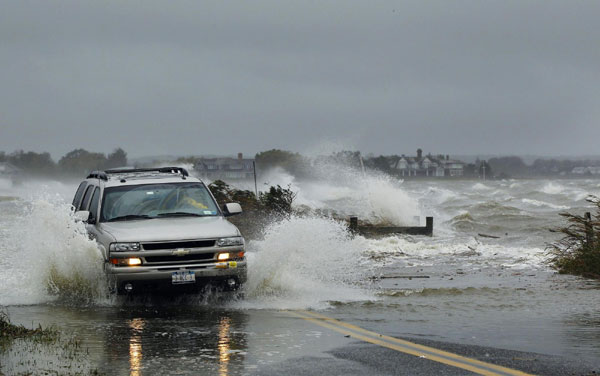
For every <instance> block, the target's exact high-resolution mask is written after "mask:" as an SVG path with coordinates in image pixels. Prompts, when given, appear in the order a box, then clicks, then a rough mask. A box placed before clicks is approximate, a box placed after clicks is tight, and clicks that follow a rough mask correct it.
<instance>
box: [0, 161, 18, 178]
mask: <svg viewBox="0 0 600 376" xmlns="http://www.w3.org/2000/svg"><path fill="white" fill-rule="evenodd" d="M21 172H22V171H21V169H20V168H18V167H16V166H15V165H13V164H12V163H8V162H0V178H5V179H14V178H16V177H17V176H19V175H21Z"/></svg>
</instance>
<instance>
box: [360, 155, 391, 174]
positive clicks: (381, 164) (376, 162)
mask: <svg viewBox="0 0 600 376" xmlns="http://www.w3.org/2000/svg"><path fill="white" fill-rule="evenodd" d="M365 164H367V165H368V166H369V167H370V168H372V169H375V170H379V171H383V172H385V173H388V174H389V173H390V172H391V171H392V168H391V167H390V158H388V157H384V156H383V155H380V156H379V157H375V158H371V159H368V160H366V161H365Z"/></svg>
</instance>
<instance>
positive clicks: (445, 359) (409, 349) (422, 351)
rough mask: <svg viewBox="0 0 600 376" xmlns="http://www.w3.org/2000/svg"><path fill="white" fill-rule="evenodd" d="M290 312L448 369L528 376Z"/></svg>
mask: <svg viewBox="0 0 600 376" xmlns="http://www.w3.org/2000/svg"><path fill="white" fill-rule="evenodd" d="M288 313H290V314H292V315H294V316H297V317H300V318H302V319H304V320H307V321H310V322H312V323H314V324H317V325H319V326H322V327H325V328H328V329H331V330H334V331H336V332H339V333H342V334H344V335H350V336H352V337H353V338H357V339H360V340H362V341H365V342H369V343H372V344H376V345H379V346H383V347H387V348H389V349H393V350H396V351H400V352H403V353H406V354H410V355H414V356H418V357H424V358H426V359H429V360H433V361H436V362H439V363H443V364H446V365H449V366H453V367H457V368H461V369H465V370H468V371H471V372H475V373H478V374H480V375H486V376H492V375H494V376H497V375H511V376H527V375H528V374H527V373H524V372H521V371H518V370H513V369H510V368H506V367H502V366H497V365H495V364H491V363H486V362H482V361H479V360H476V359H471V358H467V357H464V356H461V355H457V354H454V353H450V352H447V351H442V350H438V349H435V348H433V347H428V346H423V345H419V344H416V343H413V342H409V341H405V340H401V339H398V338H394V337H389V336H386V335H382V334H379V333H375V332H371V331H368V330H366V329H363V328H361V327H358V326H356V325H352V324H348V323H345V322H342V321H339V320H336V319H334V318H331V317H328V316H325V315H321V314H318V313H315V312H310V311H288Z"/></svg>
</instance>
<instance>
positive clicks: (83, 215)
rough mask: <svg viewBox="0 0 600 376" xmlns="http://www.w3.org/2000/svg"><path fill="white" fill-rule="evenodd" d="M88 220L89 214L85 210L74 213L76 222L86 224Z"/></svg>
mask: <svg viewBox="0 0 600 376" xmlns="http://www.w3.org/2000/svg"><path fill="white" fill-rule="evenodd" d="M89 219H90V212H89V211H87V210H79V211H76V212H75V221H76V222H87V221H88V220H89Z"/></svg>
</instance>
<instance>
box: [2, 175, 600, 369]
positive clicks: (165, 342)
mask: <svg viewBox="0 0 600 376" xmlns="http://www.w3.org/2000/svg"><path fill="white" fill-rule="evenodd" d="M279 178H280V179H281V184H285V183H286V179H289V177H286V176H280V177H279ZM277 183H279V182H277ZM288 183H291V184H292V188H293V189H294V188H295V189H296V190H298V191H299V196H298V205H307V206H311V207H315V208H317V207H318V208H327V209H331V210H335V211H337V212H339V213H344V214H346V213H351V212H352V211H353V210H354V209H356V211H355V212H354V213H352V214H356V213H359V212H360V213H361V218H364V217H372V218H374V219H381V218H384V219H387V220H388V221H390V222H394V223H402V221H404V220H411V219H412V218H413V217H414V216H415V215H420V216H421V217H424V216H425V215H433V216H434V217H435V224H434V236H433V237H431V238H428V237H410V236H393V237H386V238H381V239H365V238H362V237H360V236H358V237H352V236H351V235H350V234H349V233H348V232H347V231H346V229H345V227H344V225H343V224H340V223H338V222H336V221H334V220H332V219H329V218H325V217H298V218H295V217H294V218H291V219H290V220H287V221H283V222H279V223H275V224H273V225H272V226H270V227H269V228H268V229H267V231H266V234H265V236H264V238H263V239H260V240H251V241H249V243H248V259H249V260H248V261H249V265H250V269H249V273H250V274H249V281H248V284H247V286H246V292H245V293H246V298H245V299H244V300H240V301H220V300H214V299H212V297H201V296H184V297H169V298H164V297H162V298H159V297H154V298H152V297H139V298H134V299H133V300H132V301H128V300H126V299H121V298H119V299H116V298H114V297H110V296H107V294H106V290H105V284H104V279H103V273H102V268H101V264H102V263H101V260H100V259H99V254H98V253H97V249H96V247H95V245H94V243H93V242H91V241H89V240H88V239H87V237H86V236H85V233H84V232H83V231H82V228H81V226H79V225H78V224H76V223H75V222H74V221H73V219H72V216H71V214H70V211H69V208H68V203H69V202H70V199H71V197H70V196H71V195H72V194H73V191H74V189H75V187H76V184H75V183H74V184H71V185H70V184H64V183H58V182H46V183H45V184H44V186H43V187H42V185H39V184H28V183H25V185H24V186H21V187H12V186H11V185H10V184H6V183H3V184H4V185H0V196H2V197H3V199H2V200H0V210H1V211H2V215H1V216H0V255H1V256H2V257H1V258H0V277H1V280H2V284H1V285H0V305H1V306H2V307H4V309H5V310H6V311H8V313H9V314H10V317H11V320H12V321H13V322H15V323H21V324H23V325H25V326H28V327H31V326H37V325H38V324H41V325H42V326H45V325H54V326H56V327H57V328H59V329H60V330H61V332H63V333H65V336H66V337H67V338H74V339H76V340H77V341H79V345H78V346H80V348H81V349H85V351H83V354H84V356H82V357H81V358H77V359H76V362H75V363H77V366H76V367H75V368H69V370H73V372H71V371H69V372H71V374H77V372H78V371H77V369H83V370H85V371H84V372H82V373H80V374H86V373H89V372H91V371H92V370H98V371H99V372H100V373H104V374H123V375H127V374H129V375H153V374H199V373H201V374H221V375H229V374H256V373H258V374H269V373H273V372H276V370H278V369H281V368H280V367H281V366H282V365H289V364H291V363H290V362H292V363H293V362H294V361H295V360H298V359H305V358H310V359H313V361H315V359H321V360H323V359H329V360H330V361H331V360H332V359H333V358H336V359H339V356H340V355H339V354H340V350H339V349H345V348H346V347H347V346H349V345H352V344H354V343H355V342H356V340H354V339H353V338H351V337H345V336H344V335H342V334H340V333H337V332H335V331H331V330H328V329H326V328H323V327H320V326H318V325H314V324H313V323H311V322H309V321H306V320H302V319H299V318H297V317H293V316H291V315H289V314H288V312H287V311H295V310H305V309H308V310H312V311H314V312H320V313H322V314H325V315H327V316H328V317H332V318H335V319H339V320H342V321H343V322H347V323H351V324H354V325H358V326H360V327H361V328H364V329H366V330H370V331H374V332H377V333H382V334H385V335H388V336H394V337H402V338H413V339H415V341H417V340H423V341H440V342H444V343H446V342H447V343H457V344H463V345H472V346H484V347H490V348H502V349H507V350H517V351H527V352H532V353H539V354H546V355H550V356H557V357H560V358H561V359H566V360H572V361H575V362H578V361H579V362H582V363H583V362H587V363H591V364H596V366H597V365H598V363H599V361H598V359H600V342H599V341H598V338H600V312H599V311H598V307H600V294H599V291H600V284H599V283H598V282H595V281H591V280H586V279H582V278H576V277H570V276H562V275H557V274H555V273H554V272H553V271H552V270H551V269H550V268H549V267H548V265H547V260H548V255H547V252H546V251H545V247H546V244H547V243H548V242H550V241H553V240H555V239H556V238H555V237H554V236H555V235H554V234H551V233H550V232H549V231H548V229H549V228H552V227H557V226H560V225H561V219H560V217H559V216H558V213H559V212H561V211H565V210H569V211H573V212H578V213H581V212H583V211H590V207H589V204H588V203H587V202H586V201H585V198H586V197H587V195H588V194H598V193H600V183H599V182H598V181H597V180H560V181H543V180H539V181H494V182H474V181H418V182H416V181H415V182H404V183H393V184H392V183H390V182H381V181H378V180H376V179H375V180H373V181H370V182H369V181H367V182H365V184H362V185H359V186H361V187H362V189H358V188H357V185H356V184H354V185H350V184H348V185H347V186H344V185H343V184H342V185H341V186H339V187H337V189H334V188H333V186H332V185H330V184H329V183H324V182H306V183H302V182H296V181H293V180H291V181H288ZM365 187H370V188H365ZM365 190H366V191H365ZM394 193H396V196H394ZM395 197H397V198H398V199H397V201H394V200H395ZM382 202H383V203H390V205H388V206H386V205H383V204H382ZM406 202H409V203H410V204H409V205H406V208H407V210H408V212H407V213H404V214H402V215H398V216H396V215H389V206H391V207H393V208H394V212H397V211H401V210H402V208H403V207H404V204H406ZM367 208H368V209H367ZM478 234H489V235H493V236H497V237H498V238H488V237H482V236H480V235H478ZM15 346H16V347H15V348H13V349H12V350H11V351H8V352H5V353H3V354H0V365H1V367H2V368H1V370H2V372H4V373H5V374H13V373H19V372H25V371H26V370H27V369H28V367H31V364H29V363H26V364H21V363H23V358H24V353H23V351H21V352H19V349H18V348H19V346H20V345H19V344H18V343H17V344H16V345H15ZM28 351H29V350H28ZM361 351H362V350H361ZM365 351H367V350H365ZM367 352H368V351H367ZM33 353H34V352H32V351H29V352H28V353H27V356H25V358H27V359H37V360H38V361H39V362H38V363H41V362H43V361H46V362H52V361H54V362H56V361H57V359H62V358H61V356H59V355H60V354H59V355H56V354H54V355H53V353H52V352H51V351H50V353H49V354H46V355H44V354H41V355H31V354H33ZM334 354H338V355H335V356H334ZM49 359H50V360H49ZM63 360H65V361H66V362H67V363H68V362H69V360H68V357H66V358H65V359H63ZM60 362H62V361H59V362H58V363H60ZM323 362H325V360H323ZM58 363H57V364H54V366H48V367H49V368H50V369H52V367H54V368H56V367H61V364H62V363H60V364H58ZM334 363H335V362H334ZM301 364H305V362H304V361H303V362H301ZM332 364H333V363H332ZM63 365H64V364H63ZM71 366H72V367H73V365H71ZM77 367H79V368H77ZM69 372H65V373H66V374H69ZM274 374H276V373H274ZM381 374H387V373H386V372H381ZM425 374H427V373H425ZM458 374H461V373H458ZM549 374H550V373H549Z"/></svg>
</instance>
